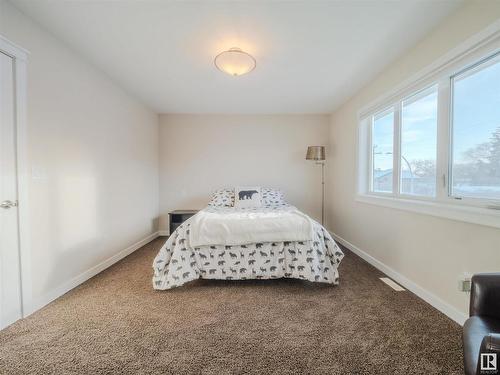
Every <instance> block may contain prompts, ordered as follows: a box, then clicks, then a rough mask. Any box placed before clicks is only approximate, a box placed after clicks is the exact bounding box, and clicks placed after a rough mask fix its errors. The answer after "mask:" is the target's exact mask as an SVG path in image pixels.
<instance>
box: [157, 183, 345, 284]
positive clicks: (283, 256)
mask: <svg viewBox="0 0 500 375" xmlns="http://www.w3.org/2000/svg"><path fill="white" fill-rule="evenodd" d="M259 193H260V194H261V199H262V204H261V205H260V206H259V207H244V208H241V207H238V205H235V203H234V202H235V199H237V196H236V197H235V192H234V190H232V189H223V190H219V191H217V192H216V193H215V194H214V195H213V197H212V199H211V201H210V203H209V204H208V206H207V207H206V208H204V209H203V210H201V211H199V212H198V213H197V214H196V215H194V216H192V217H191V218H189V219H188V220H187V221H185V222H184V223H183V224H182V225H180V226H179V227H178V228H177V229H176V230H175V231H174V233H172V234H171V236H170V237H169V238H168V240H167V241H166V243H165V244H164V245H163V246H162V248H161V249H160V251H159V253H158V254H157V256H156V257H155V259H154V261H153V270H154V275H153V287H154V289H158V290H166V289H172V288H175V287H178V286H181V285H183V284H185V283H187V282H189V281H192V280H196V279H198V278H203V279H222V280H246V279H276V278H296V279H302V280H308V281H312V282H322V283H328V284H332V285H337V284H338V283H339V273H338V266H339V264H340V262H341V260H342V258H343V256H344V254H343V253H342V251H341V249H340V248H339V247H338V245H337V244H336V243H335V241H334V240H333V238H332V237H331V236H330V234H329V233H328V231H327V230H326V229H325V228H324V227H323V226H322V225H321V224H319V223H317V222H316V221H314V220H312V219H311V218H310V217H308V216H307V215H305V214H304V213H302V212H300V211H299V210H298V209H297V208H296V207H294V206H292V205H290V204H288V203H287V202H286V201H285V200H284V198H283V195H282V193H281V192H280V191H278V190H274V189H262V191H260V192H259ZM243 198H247V197H245V196H244V195H243Z"/></svg>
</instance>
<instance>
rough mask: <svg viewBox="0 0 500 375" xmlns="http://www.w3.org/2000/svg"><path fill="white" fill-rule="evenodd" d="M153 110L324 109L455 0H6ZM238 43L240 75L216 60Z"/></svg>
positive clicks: (347, 94) (393, 55) (328, 109)
mask: <svg viewBox="0 0 500 375" xmlns="http://www.w3.org/2000/svg"><path fill="white" fill-rule="evenodd" d="M11 1H12V2H13V3H14V5H16V6H17V7H18V8H19V9H21V10H22V11H23V12H24V13H26V14H27V15H29V16H31V17H32V18H34V19H35V20H37V21H38V22H39V23H40V24H42V25H43V26H44V27H45V28H47V29H48V30H50V31H51V32H52V33H53V34H55V35H56V36H57V37H58V38H59V39H61V40H63V41H64V42H65V43H67V44H68V45H69V46H71V48H72V49H73V50H75V51H77V52H78V53H79V54H81V55H82V56H84V57H85V58H86V59H87V60H89V61H90V62H92V63H93V64H94V65H96V66H97V67H99V68H100V69H101V70H103V71H104V72H105V73H106V74H107V75H109V76H110V77H111V78H112V79H113V80H114V81H115V82H117V83H118V84H119V85H121V86H122V87H124V88H125V89H126V90H127V91H128V92H130V93H132V94H133V95H135V96H136V97H138V98H139V99H140V100H141V101H143V102H144V103H145V104H147V105H149V106H150V107H152V108H153V109H155V110H156V111H157V112H159V113H174V112H177V113H328V112H331V111H333V110H334V109H335V108H336V107H337V106H338V105H340V104H342V103H343V102H344V101H345V100H347V99H348V98H349V97H350V96H351V95H353V94H354V93H355V92H356V91H357V90H358V89H360V88H361V87H362V86H363V85H364V84H366V83H368V82H369V81H370V80H371V79H373V78H374V77H375V76H376V74H377V73H378V72H380V71H381V69H382V68H383V67H384V66H386V65H387V64H388V63H390V62H391V61H393V60H394V59H395V58H396V57H398V56H399V55H400V54H402V53H403V52H404V51H405V50H407V49H408V48H410V47H411V46H412V45H414V44H415V43H416V42H417V41H418V40H419V39H421V38H422V37H423V36H424V35H425V34H426V33H428V32H429V31H430V30H431V29H432V28H434V27H435V26H436V25H437V24H438V23H439V22H440V20H442V19H443V18H444V17H445V16H447V15H448V14H450V13H451V12H452V11H453V10H455V9H456V8H457V7H459V6H460V5H461V3H460V1H455V0H453V1H435V0H405V1H402V0H401V1H381V0H372V1H347V0H342V1H340V0H339V1H330V2H328V1H313V0H309V1H293V2H291V1H290V2H286V1H280V2H278V1H238V2H236V1H228V2H223V1H198V2H194V1H190V2H179V1H167V0H164V1H161V0H143V1H131V0H115V1H105V0H102V1H97V0H93V1H84V0H80V1H65V0H11ZM230 47H240V48H242V49H244V50H245V51H247V52H249V53H250V54H252V55H253V56H254V57H255V58H256V60H257V68H256V69H255V70H254V71H253V72H251V73H250V74H248V75H246V76H242V77H231V76H229V75H225V74H224V73H221V72H220V71H218V70H217V69H216V68H215V67H214V65H213V58H214V56H215V55H216V54H218V53H219V52H221V51H223V50H226V49H228V48H230Z"/></svg>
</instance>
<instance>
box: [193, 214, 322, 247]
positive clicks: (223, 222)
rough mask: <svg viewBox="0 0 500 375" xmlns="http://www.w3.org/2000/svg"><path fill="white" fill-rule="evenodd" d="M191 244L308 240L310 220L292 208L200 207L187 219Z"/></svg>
mask: <svg viewBox="0 0 500 375" xmlns="http://www.w3.org/2000/svg"><path fill="white" fill-rule="evenodd" d="M191 219H192V220H191V221H190V224H191V231H190V243H191V246H206V245H245V244H251V243H258V242H259V243H260V242H283V241H311V240H312V238H313V225H312V221H311V219H310V218H309V217H308V216H307V215H305V214H303V213H302V212H300V211H299V210H297V209H296V208H294V207H292V208H290V209H282V210H281V209H280V210H258V209H257V210H253V211H248V210H236V209H233V210H232V211H229V212H228V211H225V212H217V211H215V212H214V211H211V210H201V211H200V212H198V213H197V214H196V215H195V216H194V217H192V218H191Z"/></svg>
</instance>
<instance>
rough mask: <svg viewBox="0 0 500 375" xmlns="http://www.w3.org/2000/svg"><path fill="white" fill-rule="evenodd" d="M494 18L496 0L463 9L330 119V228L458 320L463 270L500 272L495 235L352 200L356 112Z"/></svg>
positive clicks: (498, 12)
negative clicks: (432, 297) (436, 300)
mask: <svg viewBox="0 0 500 375" xmlns="http://www.w3.org/2000/svg"><path fill="white" fill-rule="evenodd" d="M498 18H500V2H486V1H483V2H469V3H467V4H466V5H465V6H464V7H463V8H461V9H460V10H459V11H458V12H457V13H455V14H453V15H451V16H450V17H449V18H448V19H447V20H445V22H444V23H442V24H441V25H440V26H439V28H437V29H436V30H434V31H433V32H432V33H431V34H429V35H428V36H427V37H426V38H425V39H424V40H422V41H421V42H420V43H419V44H418V45H417V46H415V47H414V48H413V49H411V50H410V51H409V52H408V53H407V54H405V55H404V56H403V57H401V58H400V59H399V60H397V61H396V62H394V63H393V64H392V65H391V66H390V67H388V68H387V69H386V70H384V71H383V72H382V73H381V74H380V75H379V76H378V77H377V79H376V80H374V81H373V82H372V83H370V84H369V85H367V86H366V87H365V88H363V89H362V90H361V91H359V92H358V93H357V94H356V95H355V96H354V97H353V98H352V99H351V100H349V101H348V102H347V103H345V104H344V105H343V106H342V107H341V108H339V109H338V110H337V111H336V112H335V113H334V114H333V115H332V118H331V132H330V142H331V148H332V153H331V158H330V162H329V172H330V173H329V175H330V177H331V179H332V180H331V182H330V184H329V189H328V195H329V201H330V205H329V209H328V225H329V228H330V230H332V231H333V232H334V233H336V234H338V235H339V236H341V237H342V238H344V239H345V240H347V241H349V242H351V243H352V244H354V245H355V246H357V247H358V248H360V249H361V250H363V251H365V252H367V253H368V254H369V255H371V256H372V257H374V258H376V259H377V260H378V261H381V262H382V263H384V264H385V265H387V266H389V267H390V268H392V269H394V270H395V271H396V272H399V273H400V274H401V275H403V276H404V277H406V278H408V279H410V280H411V281H413V282H414V283H416V284H418V285H419V286H420V287H422V288H424V289H426V290H427V291H429V292H430V293H432V294H434V295H435V296H437V297H438V298H439V299H441V300H442V301H444V303H445V304H448V305H450V306H451V308H452V309H455V311H456V312H458V314H460V313H463V314H467V313H468V299H469V296H468V295H467V294H465V293H462V292H459V291H458V279H459V277H460V276H461V275H462V274H463V272H465V271H467V272H471V273H475V272H484V271H500V230H498V229H494V228H491V227H485V226H480V225H474V224H467V223H463V222H457V221H452V220H447V219H440V218H436V217H431V216H426V215H421V214H415V213H411V212H407V211H398V210H394V209H390V208H383V207H378V206H373V205H368V204H364V203H357V202H355V201H354V198H355V194H356V170H357V166H356V131H357V126H358V123H357V111H358V110H359V109H361V108H362V107H364V106H366V105H367V104H369V103H370V102H372V101H373V100H376V99H377V98H378V97H380V96H381V95H383V94H385V93H386V92H388V91H390V90H391V89H392V88H394V87H395V86H397V85H398V84H399V83H400V82H401V81H404V80H405V79H407V78H409V77H410V76H411V75H412V74H414V73H416V72H417V71H419V70H421V69H422V68H424V67H425V66H427V65H429V64H430V63H432V62H433V61H434V60H436V59H437V58H438V57H440V56H441V55H443V54H445V53H446V52H447V51H449V50H450V49H452V48H453V47H456V46H457V45H458V44H460V43H461V42H462V41H464V40H465V39H467V38H468V37H470V36H471V35H473V34H475V33H477V32H479V31H480V30H482V29H483V28H485V27H486V26H488V25H489V24H491V23H492V22H493V21H495V20H496V19H498ZM334 181H341V183H333V182H334ZM457 310H458V311H457Z"/></svg>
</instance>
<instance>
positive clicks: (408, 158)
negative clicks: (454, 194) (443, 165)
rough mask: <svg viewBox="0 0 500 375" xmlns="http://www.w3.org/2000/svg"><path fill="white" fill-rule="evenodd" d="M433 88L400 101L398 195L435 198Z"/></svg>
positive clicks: (434, 97) (434, 88)
mask: <svg viewBox="0 0 500 375" xmlns="http://www.w3.org/2000/svg"><path fill="white" fill-rule="evenodd" d="M436 142H437V87H436V86H434V87H431V88H430V89H427V90H424V91H422V92H420V93H418V94H416V95H414V96H412V97H410V98H408V99H406V100H403V110H402V115H401V163H400V165H401V172H400V174H399V178H400V183H399V186H400V192H401V194H408V195H423V196H430V197H434V196H435V195H436V149H437V148H436V147H437V145H436Z"/></svg>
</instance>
